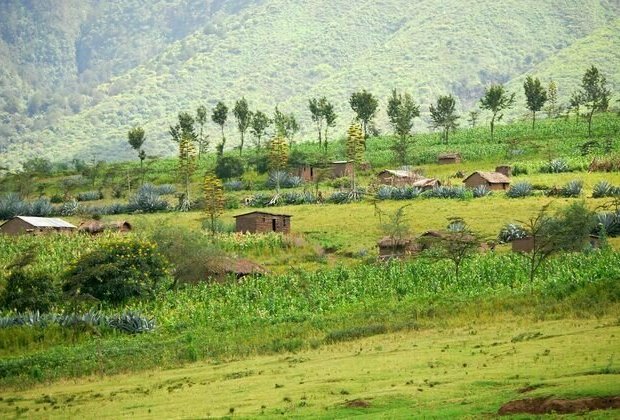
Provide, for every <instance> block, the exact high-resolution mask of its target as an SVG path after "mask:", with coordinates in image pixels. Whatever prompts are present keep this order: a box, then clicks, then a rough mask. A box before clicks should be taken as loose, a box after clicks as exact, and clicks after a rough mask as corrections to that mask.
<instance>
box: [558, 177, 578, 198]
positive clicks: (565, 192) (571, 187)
mask: <svg viewBox="0 0 620 420" xmlns="http://www.w3.org/2000/svg"><path fill="white" fill-rule="evenodd" d="M582 188H583V181H579V180H572V181H570V182H568V184H566V185H565V186H563V187H562V189H561V190H560V195H561V196H562V197H579V196H580V195H581V189H582Z"/></svg>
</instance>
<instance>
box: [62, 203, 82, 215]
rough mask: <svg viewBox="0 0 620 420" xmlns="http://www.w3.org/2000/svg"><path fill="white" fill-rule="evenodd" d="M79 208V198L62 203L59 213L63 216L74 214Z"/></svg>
mask: <svg viewBox="0 0 620 420" xmlns="http://www.w3.org/2000/svg"><path fill="white" fill-rule="evenodd" d="M79 208H80V205H79V204H78V202H77V200H70V201H66V202H64V203H62V205H61V206H60V208H59V209H58V213H59V214H60V215H61V216H74V215H75V214H77V212H78V210H79Z"/></svg>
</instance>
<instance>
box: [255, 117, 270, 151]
mask: <svg viewBox="0 0 620 420" xmlns="http://www.w3.org/2000/svg"><path fill="white" fill-rule="evenodd" d="M270 125H271V120H270V119H269V117H268V116H267V115H265V114H264V113H263V112H261V111H256V112H255V113H254V115H253V116H252V126H251V128H250V131H251V132H252V135H253V136H254V137H255V138H256V148H257V149H259V150H260V148H261V143H260V142H261V139H262V138H263V136H265V135H266V134H267V129H268V128H269V126H270Z"/></svg>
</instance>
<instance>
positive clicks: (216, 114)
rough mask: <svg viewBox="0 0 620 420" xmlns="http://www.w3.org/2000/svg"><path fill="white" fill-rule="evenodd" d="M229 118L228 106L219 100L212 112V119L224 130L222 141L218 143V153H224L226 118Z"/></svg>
mask: <svg viewBox="0 0 620 420" xmlns="http://www.w3.org/2000/svg"><path fill="white" fill-rule="evenodd" d="M227 119H228V107H227V106H226V104H224V102H218V103H217V104H216V105H215V108H213V113H212V114H211V120H212V121H213V122H214V123H216V124H217V125H219V126H220V130H221V131H222V143H220V144H219V145H218V151H217V152H218V155H222V153H224V146H225V145H226V135H225V134H224V126H225V125H226V120H227Z"/></svg>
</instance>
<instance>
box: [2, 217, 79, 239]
mask: <svg viewBox="0 0 620 420" xmlns="http://www.w3.org/2000/svg"><path fill="white" fill-rule="evenodd" d="M76 229H77V227H76V226H73V225H72V224H71V223H69V222H66V221H64V220H62V219H57V218H52V217H29V216H16V217H14V218H12V219H10V220H8V221H6V222H4V223H3V224H2V225H0V233H3V234H6V235H23V234H27V233H45V232H59V233H68V232H73V231H75V230H76Z"/></svg>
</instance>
